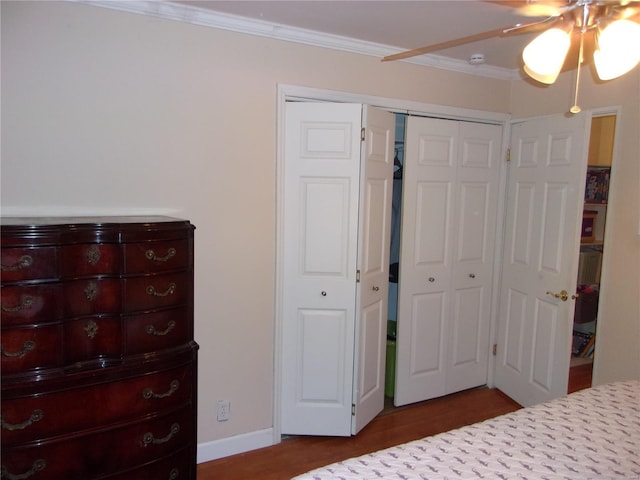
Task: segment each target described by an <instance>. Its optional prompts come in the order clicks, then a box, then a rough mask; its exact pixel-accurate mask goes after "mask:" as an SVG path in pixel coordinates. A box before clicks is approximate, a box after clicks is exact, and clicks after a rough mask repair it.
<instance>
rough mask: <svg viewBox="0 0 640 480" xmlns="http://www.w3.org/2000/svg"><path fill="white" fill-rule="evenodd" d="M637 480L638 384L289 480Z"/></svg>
mask: <svg viewBox="0 0 640 480" xmlns="http://www.w3.org/2000/svg"><path fill="white" fill-rule="evenodd" d="M379 478H383V479H403V480H413V479H429V480H445V479H446V480H453V479H455V480H458V479H479V478H487V479H504V480H506V479H518V480H522V479H536V480H542V479H549V480H556V479H571V480H589V479H593V480H596V479H598V480H600V479H612V478H616V479H625V480H640V381H631V382H620V383H614V384H610V385H604V386H600V387H595V388H591V389H588V390H583V391H580V392H577V393H574V394H572V395H569V396H567V397H563V398H559V399H556V400H553V401H551V402H547V403H543V404H540V405H537V406H534V407H530V408H525V409H522V410H518V411H516V412H513V413H509V414H507V415H503V416H500V417H496V418H493V419H490V420H486V421H484V422H481V423H477V424H474V425H469V426H467V427H464V428H460V429H457V430H452V431H450V432H445V433H442V434H439V435H435V436H432V437H426V438H423V439H421V440H416V441H413V442H410V443H406V444H403V445H398V446H395V447H391V448H388V449H385V450H380V451H378V452H375V453H372V454H369V455H363V456H361V457H357V458H351V459H349V460H345V461H343V462H339V463H335V464H333V465H329V466H326V467H323V468H319V469H316V470H313V471H311V472H309V473H307V474H304V475H301V476H298V477H296V479H295V480H339V479H344V480H365V479H366V480H374V479H379Z"/></svg>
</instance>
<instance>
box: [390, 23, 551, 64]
mask: <svg viewBox="0 0 640 480" xmlns="http://www.w3.org/2000/svg"><path fill="white" fill-rule="evenodd" d="M559 18H560V17H549V18H545V19H544V20H540V21H538V22H531V23H524V24H516V25H510V26H508V27H502V28H496V29H495V30H487V31H486V32H480V33H474V34H473V35H467V36H466V37H459V38H455V39H453V40H446V41H444V42H440V43H434V44H432V45H427V46H424V47H419V48H414V49H413V50H407V51H405V52H400V53H395V54H393V55H387V56H386V57H384V58H383V59H382V61H383V62H389V61H393V60H402V59H404V58H411V57H416V56H418V55H424V54H425V53H431V52H435V51H437V50H444V49H446V48H451V47H457V46H458V45H464V44H465V43H471V42H477V41H479V40H485V39H487V38H491V37H499V36H501V35H505V34H510V33H527V32H530V31H535V30H537V29H538V28H541V27H542V26H545V27H546V26H547V24H550V23H553V22H554V21H556V20H558V19H559Z"/></svg>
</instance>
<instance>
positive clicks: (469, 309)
mask: <svg viewBox="0 0 640 480" xmlns="http://www.w3.org/2000/svg"><path fill="white" fill-rule="evenodd" d="M501 132H502V128H501V127H499V126H495V125H482V124H474V123H465V122H456V121H450V120H440V119H429V118H420V117H409V118H408V119H407V133H406V139H405V152H406V157H405V164H404V184H403V207H402V210H403V219H402V248H401V254H400V280H399V302H398V339H397V349H398V356H397V365H396V394H395V404H396V405H404V404H407V403H413V402H418V401H422V400H426V399H429V398H434V397H438V396H442V395H446V394H448V393H452V392H455V391H459V390H463V389H465V388H471V387H474V386H478V385H484V384H485V383H486V381H487V371H488V357H489V325H490V314H491V312H490V303H491V284H492V278H493V277H492V274H493V249H494V242H495V227H496V207H497V200H498V183H499V182H498V176H499V156H500V140H501Z"/></svg>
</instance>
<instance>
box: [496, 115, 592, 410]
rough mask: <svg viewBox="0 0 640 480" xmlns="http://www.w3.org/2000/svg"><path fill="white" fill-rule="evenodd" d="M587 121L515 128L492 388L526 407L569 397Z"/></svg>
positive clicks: (559, 119) (537, 122)
mask: <svg viewBox="0 0 640 480" xmlns="http://www.w3.org/2000/svg"><path fill="white" fill-rule="evenodd" d="M590 120H591V118H590V116H589V115H588V114H586V113H582V114H580V115H575V116H573V117H564V116H554V117H549V118H541V119H534V120H528V121H525V122H522V123H519V124H516V125H514V126H513V129H512V136H511V162H510V165H509V179H508V183H507V190H508V199H507V213H506V215H507V217H506V229H505V234H506V235H505V246H504V256H503V259H502V275H501V279H502V280H501V284H502V286H501V290H500V311H499V318H498V351H497V358H496V366H495V383H496V386H497V387H498V388H499V389H500V390H502V391H503V392H505V393H506V394H507V395H509V396H510V397H511V398H513V399H514V400H516V401H517V402H518V403H520V404H521V405H524V406H528V405H533V404H536V403H540V402H543V401H546V400H550V399H552V398H555V397H558V396H560V395H564V394H566V392H567V384H568V375H569V362H570V356H571V341H572V327H573V313H574V307H575V303H574V300H573V298H572V297H571V295H572V294H573V293H575V291H576V290H575V289H576V283H577V271H578V252H579V245H580V227H581V220H582V215H581V212H582V208H583V199H584V187H585V182H584V179H585V175H586V164H587V160H586V158H587V139H588V137H589V125H590ZM563 291H564V292H566V294H567V297H563V298H556V297H554V296H553V295H554V294H558V295H559V296H561V294H562V292H563Z"/></svg>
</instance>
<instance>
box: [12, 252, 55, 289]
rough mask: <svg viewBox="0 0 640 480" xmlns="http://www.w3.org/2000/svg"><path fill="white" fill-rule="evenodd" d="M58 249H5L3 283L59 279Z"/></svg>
mask: <svg viewBox="0 0 640 480" xmlns="http://www.w3.org/2000/svg"><path fill="white" fill-rule="evenodd" d="M57 254H58V249H57V248H56V247H37V248H25V247H20V248H3V249H2V253H1V255H2V259H1V260H0V262H1V264H2V267H1V268H2V283H5V282H15V281H20V280H34V279H43V280H48V279H54V278H57V277H58V257H57Z"/></svg>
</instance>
